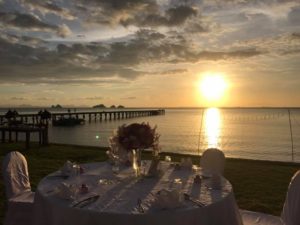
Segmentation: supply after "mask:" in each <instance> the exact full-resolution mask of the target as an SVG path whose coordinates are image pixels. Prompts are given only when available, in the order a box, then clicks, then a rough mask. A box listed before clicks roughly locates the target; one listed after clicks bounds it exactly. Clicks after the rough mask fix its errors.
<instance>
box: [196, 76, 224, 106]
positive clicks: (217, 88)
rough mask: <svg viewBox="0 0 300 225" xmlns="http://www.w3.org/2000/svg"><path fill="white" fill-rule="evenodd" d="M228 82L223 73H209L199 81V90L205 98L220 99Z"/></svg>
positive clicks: (207, 99) (210, 100)
mask: <svg viewBox="0 0 300 225" xmlns="http://www.w3.org/2000/svg"><path fill="white" fill-rule="evenodd" d="M227 86H228V82H227V81H226V80H225V78H224V75H222V74H213V73H207V74H205V75H204V76H203V78H202V79H201V80H200V82H199V90H200V92H201V94H202V97H203V99H204V100H206V101H208V102H212V101H220V100H222V97H224V94H225V91H226V89H227Z"/></svg>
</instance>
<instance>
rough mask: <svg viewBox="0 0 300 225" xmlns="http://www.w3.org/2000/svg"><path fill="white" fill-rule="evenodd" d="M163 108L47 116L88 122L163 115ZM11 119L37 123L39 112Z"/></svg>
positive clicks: (39, 119)
mask: <svg viewBox="0 0 300 225" xmlns="http://www.w3.org/2000/svg"><path fill="white" fill-rule="evenodd" d="M164 114H165V110H164V109H149V110H111V111H94V112H90V111H86V112H56V113H55V112H54V113H51V117H50V118H49V119H50V120H51V121H53V120H57V119H59V118H70V117H73V118H76V119H84V120H87V121H89V122H91V121H98V120H99V121H102V120H118V119H128V118H135V117H144V116H158V115H164ZM5 120H6V119H5V115H0V123H3V122H4V121H5ZM13 120H19V121H21V122H23V123H32V124H37V123H39V121H41V115H40V114H37V113H35V114H32V113H31V114H18V115H16V116H15V117H14V118H13Z"/></svg>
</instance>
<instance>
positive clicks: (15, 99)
mask: <svg viewBox="0 0 300 225" xmlns="http://www.w3.org/2000/svg"><path fill="white" fill-rule="evenodd" d="M10 100H12V101H23V100H26V98H23V97H11V98H10Z"/></svg>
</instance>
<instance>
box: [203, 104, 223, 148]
mask: <svg viewBox="0 0 300 225" xmlns="http://www.w3.org/2000/svg"><path fill="white" fill-rule="evenodd" d="M204 119H205V120H204V129H205V139H206V141H207V148H217V147H219V138H220V128H221V122H222V121H221V116H220V110H219V109H217V108H209V109H207V110H206V111H205V115H204Z"/></svg>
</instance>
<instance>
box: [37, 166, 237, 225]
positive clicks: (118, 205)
mask: <svg viewBox="0 0 300 225" xmlns="http://www.w3.org/2000/svg"><path fill="white" fill-rule="evenodd" d="M83 167H85V168H86V169H85V173H84V174H82V175H80V176H77V177H72V178H68V179H65V180H64V179H63V178H60V177H55V176H54V175H55V174H50V175H49V176H47V177H45V178H44V179H43V180H42V181H41V182H40V184H39V185H38V188H37V191H36V195H35V203H34V218H33V221H34V225H102V224H109V225H125V224H128V225H138V224H141V225H147V224H149V225H155V224H165V225H169V224H171V225H189V224H191V225H241V224H242V221H241V217H240V214H239V211H238V207H237V205H236V201H235V198H234V194H233V191H232V186H231V184H230V183H229V182H228V181H227V180H226V179H224V178H222V189H221V190H213V189H212V188H211V185H210V183H211V179H210V178H208V179H203V180H202V182H201V184H195V183H194V177H195V175H196V174H197V173H198V174H199V173H201V172H193V171H191V170H188V169H181V170H176V169H174V167H171V166H169V164H164V165H163V167H164V169H163V170H164V173H163V175H162V176H161V177H158V178H143V179H137V178H135V177H134V173H133V171H132V170H131V169H124V170H121V171H120V172H119V173H118V175H115V174H113V172H112V168H111V165H110V164H108V163H107V162H102V163H91V164H85V165H83ZM176 178H180V179H181V180H182V191H183V192H186V193H189V194H190V196H191V197H193V198H197V199H199V200H200V201H201V202H203V203H204V204H205V206H204V207H199V206H197V204H195V203H193V202H191V201H188V200H186V201H184V202H183V205H182V206H181V207H178V208H175V209H168V210H162V209H159V208H157V207H155V204H153V203H154V201H155V193H157V191H159V190H161V189H170V188H172V184H173V181H174V179H176ZM100 180H101V181H100ZM99 181H100V182H99ZM61 182H65V183H69V184H74V183H75V184H78V185H81V184H82V183H84V184H87V185H88V186H89V193H87V194H85V195H83V196H79V197H78V198H79V199H80V198H81V199H84V198H85V197H87V196H89V195H92V194H93V193H97V194H99V196H100V197H99V198H98V200H97V201H95V202H93V203H91V204H89V205H87V206H85V207H83V208H78V207H71V206H72V204H74V202H72V200H66V199H62V198H60V197H58V194H57V193H56V192H55V191H53V190H55V187H57V186H58V185H59V183H61ZM138 198H140V199H141V200H142V206H143V208H144V210H145V212H144V213H141V212H139V210H138V207H137V199H138Z"/></svg>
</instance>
